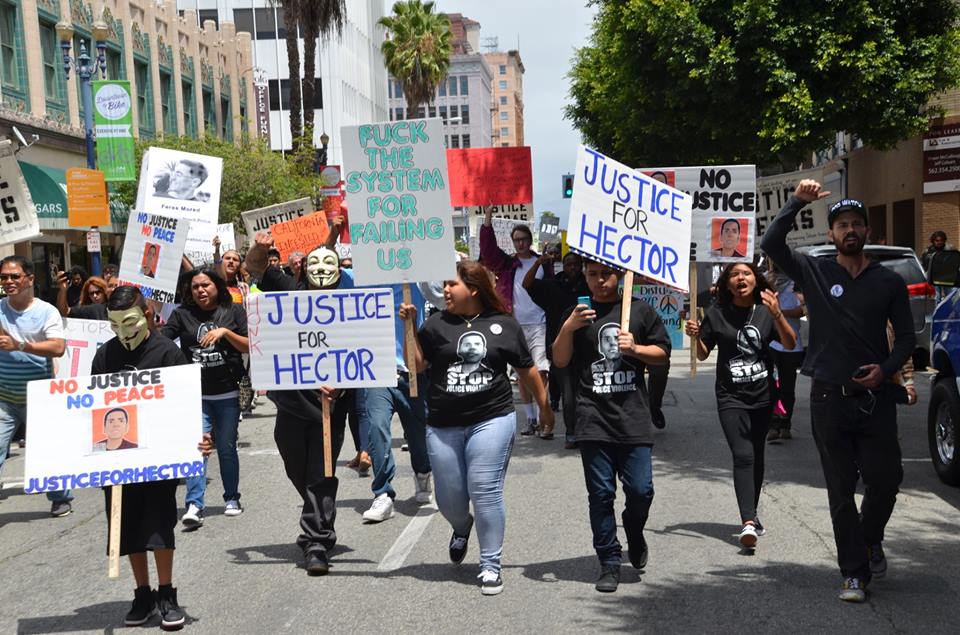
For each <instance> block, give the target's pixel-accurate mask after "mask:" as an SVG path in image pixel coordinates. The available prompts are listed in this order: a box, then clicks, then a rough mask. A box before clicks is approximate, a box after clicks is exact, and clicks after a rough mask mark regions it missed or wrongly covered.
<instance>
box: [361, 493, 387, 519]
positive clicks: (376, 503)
mask: <svg viewBox="0 0 960 635" xmlns="http://www.w3.org/2000/svg"><path fill="white" fill-rule="evenodd" d="M388 518H393V499H392V498H390V495H389V494H380V495H379V496H377V497H376V498H374V499H373V505H370V509H368V510H367V511H365V512H363V519H364V520H365V521H367V522H371V523H379V522H383V521H385V520H387V519H388Z"/></svg>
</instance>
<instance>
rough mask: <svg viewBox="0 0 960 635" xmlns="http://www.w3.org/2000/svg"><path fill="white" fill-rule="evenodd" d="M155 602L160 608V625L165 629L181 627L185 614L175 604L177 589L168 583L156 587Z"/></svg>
mask: <svg viewBox="0 0 960 635" xmlns="http://www.w3.org/2000/svg"><path fill="white" fill-rule="evenodd" d="M157 604H158V605H159V608H160V627H161V628H163V630H165V631H178V630H180V629H181V628H183V624H184V623H185V622H186V621H187V616H186V615H185V614H184V612H183V609H181V608H180V605H179V604H177V590H176V589H174V588H173V587H172V586H170V585H169V584H168V585H166V586H161V587H160V588H159V589H157Z"/></svg>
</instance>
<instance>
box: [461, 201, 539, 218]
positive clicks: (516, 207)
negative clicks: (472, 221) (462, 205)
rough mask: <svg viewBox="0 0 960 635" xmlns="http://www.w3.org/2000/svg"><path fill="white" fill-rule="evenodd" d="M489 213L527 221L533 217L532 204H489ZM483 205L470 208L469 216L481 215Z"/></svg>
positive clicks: (496, 216) (499, 216)
mask: <svg viewBox="0 0 960 635" xmlns="http://www.w3.org/2000/svg"><path fill="white" fill-rule="evenodd" d="M489 208H490V214H491V215H492V216H493V217H494V218H512V219H513V220H522V221H529V220H531V219H532V218H533V204H532V203H531V204H529V205H528V204H526V203H520V204H511V205H490V206H489ZM483 210H484V207H483V206H480V205H478V206H476V207H471V208H470V216H483V214H484V212H483Z"/></svg>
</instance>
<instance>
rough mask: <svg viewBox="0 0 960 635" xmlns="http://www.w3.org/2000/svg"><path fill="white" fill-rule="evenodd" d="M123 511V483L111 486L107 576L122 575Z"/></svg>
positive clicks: (116, 576)
mask: <svg viewBox="0 0 960 635" xmlns="http://www.w3.org/2000/svg"><path fill="white" fill-rule="evenodd" d="M122 511H123V485H113V486H111V487H110V538H109V544H108V547H107V555H108V563H107V577H108V578H119V577H120V518H121V513H122Z"/></svg>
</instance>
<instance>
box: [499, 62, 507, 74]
mask: <svg viewBox="0 0 960 635" xmlns="http://www.w3.org/2000/svg"><path fill="white" fill-rule="evenodd" d="M500 74H501V75H506V74H507V65H506V64H501V65H500Z"/></svg>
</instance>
